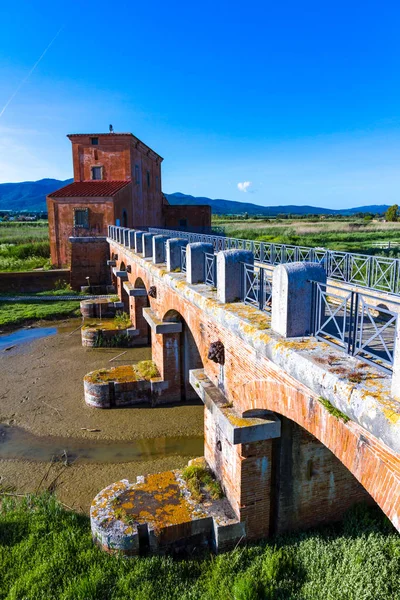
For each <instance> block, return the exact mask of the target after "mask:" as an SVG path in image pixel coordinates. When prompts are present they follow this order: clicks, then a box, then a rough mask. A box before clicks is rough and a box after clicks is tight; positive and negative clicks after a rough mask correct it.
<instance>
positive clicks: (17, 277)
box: [0, 269, 71, 293]
mask: <svg viewBox="0 0 400 600" xmlns="http://www.w3.org/2000/svg"><path fill="white" fill-rule="evenodd" d="M70 275H71V274H70V271H69V269H54V270H51V271H25V272H20V273H15V272H14V273H0V292H2V293H9V292H16V293H18V292H22V293H26V292H32V293H35V292H43V291H46V290H54V289H55V287H56V284H58V283H61V284H62V285H65V284H69V283H70Z"/></svg>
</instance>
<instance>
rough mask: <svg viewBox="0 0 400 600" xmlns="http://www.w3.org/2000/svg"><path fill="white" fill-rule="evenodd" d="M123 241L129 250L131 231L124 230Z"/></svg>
mask: <svg viewBox="0 0 400 600" xmlns="http://www.w3.org/2000/svg"><path fill="white" fill-rule="evenodd" d="M123 240H124V242H123V243H124V246H126V248H129V229H127V228H126V229H124V232H123Z"/></svg>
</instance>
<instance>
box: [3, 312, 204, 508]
mask: <svg viewBox="0 0 400 600" xmlns="http://www.w3.org/2000/svg"><path fill="white" fill-rule="evenodd" d="M79 324H80V321H79V320H69V321H64V322H63V323H60V324H58V325H57V329H58V332H57V334H56V335H53V336H50V337H46V338H42V339H39V340H36V341H31V342H28V343H24V344H22V345H16V346H15V347H14V348H12V349H10V350H7V351H2V352H0V373H1V384H0V423H1V424H5V425H8V426H9V427H10V431H12V430H13V428H14V427H18V428H21V429H22V430H25V431H29V432H30V433H31V434H33V435H35V436H36V437H38V438H40V439H41V441H43V442H46V443H47V442H49V443H50V444H51V442H52V440H53V439H55V438H56V437H57V438H59V439H61V438H65V440H66V444H67V440H68V439H70V438H75V439H84V440H85V444H86V445H87V442H88V441H89V440H93V441H94V445H101V443H102V442H104V443H105V444H106V445H107V444H109V445H112V444H113V441H116V442H118V441H123V440H126V441H129V440H140V439H141V440H143V439H153V438H180V437H182V439H183V442H182V452H180V446H179V440H178V446H177V450H176V452H175V453H174V454H173V455H169V456H165V457H163V456H160V453H158V454H157V456H154V458H150V457H149V452H146V453H145V454H144V455H143V460H141V457H140V455H139V456H138V457H137V459H135V460H134V461H130V462H121V461H123V460H124V457H123V456H119V458H118V462H106V460H107V459H104V455H103V456H102V459H101V460H102V462H101V461H100V462H99V463H97V462H95V461H93V458H92V461H91V462H84V461H82V460H80V459H79V457H78V458H76V457H67V459H65V457H64V458H63V459H61V458H60V462H57V463H55V464H52V465H51V466H50V467H49V463H48V462H44V461H40V460H37V457H36V459H35V461H31V460H26V459H25V460H12V459H7V460H5V459H4V458H1V457H2V445H3V448H5V444H7V436H5V437H4V436H3V437H2V438H0V477H1V479H0V485H1V486H2V488H3V489H8V488H9V487H12V488H14V489H15V490H17V491H18V492H23V493H25V492H31V491H35V490H37V489H40V490H43V489H46V488H47V487H48V486H51V487H52V488H55V490H56V493H57V495H58V497H59V498H60V499H61V500H62V501H63V502H64V503H66V504H67V505H69V506H72V507H74V508H78V509H82V510H84V511H85V512H86V511H87V510H88V508H89V505H90V502H91V500H92V499H93V497H94V496H95V494H96V493H97V492H98V491H100V489H102V488H103V487H104V486H106V485H108V484H110V483H112V482H113V481H117V480H119V479H121V478H127V479H130V480H134V479H135V478H136V476H137V475H141V474H144V473H150V472H157V471H160V470H165V469H171V468H178V467H181V466H183V465H184V464H186V463H187V461H188V459H189V458H190V456H189V455H188V454H189V453H190V452H191V449H192V446H191V444H188V443H185V439H186V440H190V439H191V438H192V439H194V440H197V441H198V439H199V436H202V434H203V407H202V405H201V403H198V404H181V405H179V406H176V405H175V406H162V407H156V408H125V409H109V410H100V409H96V408H90V407H88V406H87V405H86V404H85V402H84V398H83V377H84V375H85V374H86V373H88V372H89V371H92V370H94V369H98V368H101V367H105V366H116V365H122V364H132V363H134V362H137V361H139V360H144V359H149V358H151V351H150V348H133V349H129V350H127V352H126V354H124V355H123V356H121V357H120V358H118V359H116V360H115V361H113V362H111V363H110V362H109V360H110V359H111V358H113V357H115V356H117V354H119V353H120V352H123V351H124V350H122V349H121V350H119V349H114V348H113V349H111V348H104V349H92V348H83V347H82V345H81V341H80V332H79V331H77V332H75V333H71V332H72V331H73V330H74V329H75V328H76V327H77V326H78V325H79ZM41 325H45V326H49V325H50V326H54V323H51V324H48V323H45V324H41ZM90 429H95V430H98V431H89V430H90ZM133 443H134V442H133ZM61 444H62V440H61ZM197 446H198V443H197ZM25 455H26V454H25ZM27 456H29V453H28V455H27ZM3 457H4V453H3ZM130 458H131V457H129V459H130ZM71 462H72V465H69V463H71ZM64 463H66V464H68V465H69V466H65V464H64ZM46 473H48V475H47V477H46ZM43 477H44V478H45V479H44V481H42V479H43Z"/></svg>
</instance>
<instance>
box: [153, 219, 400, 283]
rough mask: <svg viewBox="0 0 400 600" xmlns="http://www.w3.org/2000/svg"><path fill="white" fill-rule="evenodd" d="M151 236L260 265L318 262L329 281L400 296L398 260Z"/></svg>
mask: <svg viewBox="0 0 400 600" xmlns="http://www.w3.org/2000/svg"><path fill="white" fill-rule="evenodd" d="M149 231H150V232H151V233H161V234H164V235H169V236H170V237H178V238H183V239H186V240H187V241H188V243H192V242H206V243H209V244H213V246H214V251H215V252H219V251H220V250H231V249H237V250H250V251H251V252H253V254H254V260H255V261H256V262H259V263H261V264H267V265H278V264H282V263H287V262H297V261H305V262H318V263H320V264H322V265H323V266H324V268H325V271H326V274H327V276H328V277H330V278H331V279H335V280H337V281H343V282H346V283H349V284H353V285H358V286H361V287H365V288H370V289H373V290H376V291H382V292H389V293H392V294H400V259H398V258H388V257H385V256H369V255H367V254H353V253H350V252H338V251H336V250H327V249H326V248H308V247H306V246H291V245H286V244H271V243H269V242H257V241H252V240H245V239H239V238H229V237H223V236H215V235H207V234H200V233H193V232H189V231H178V230H169V229H168V230H167V229H159V228H154V227H149Z"/></svg>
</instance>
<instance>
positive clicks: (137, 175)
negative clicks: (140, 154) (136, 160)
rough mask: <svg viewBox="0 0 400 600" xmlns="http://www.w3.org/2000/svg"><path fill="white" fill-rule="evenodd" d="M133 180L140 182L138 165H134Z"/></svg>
mask: <svg viewBox="0 0 400 600" xmlns="http://www.w3.org/2000/svg"><path fill="white" fill-rule="evenodd" d="M135 182H136V183H140V171H139V165H135Z"/></svg>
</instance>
